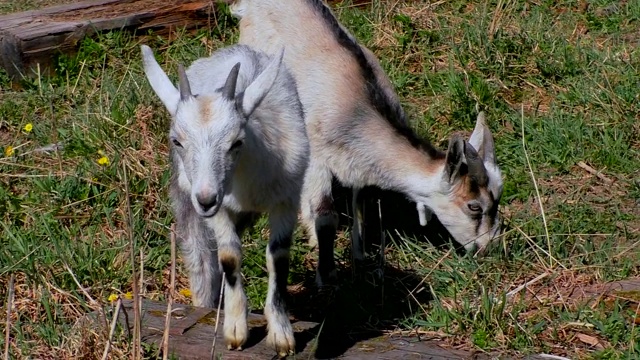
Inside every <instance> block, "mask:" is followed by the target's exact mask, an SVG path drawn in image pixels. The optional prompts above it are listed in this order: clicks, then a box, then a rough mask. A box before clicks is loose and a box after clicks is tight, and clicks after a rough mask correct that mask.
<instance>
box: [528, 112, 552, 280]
mask: <svg viewBox="0 0 640 360" xmlns="http://www.w3.org/2000/svg"><path fill="white" fill-rule="evenodd" d="M520 115H521V117H520V120H521V121H520V127H521V128H522V129H521V130H522V151H523V152H524V157H525V159H526V161H527V167H528V168H529V174H530V175H531V180H532V181H533V187H534V189H535V190H536V200H537V201H538V205H540V214H541V215H542V223H543V224H544V233H545V236H546V237H547V251H548V255H549V267H553V261H554V260H555V259H554V258H553V256H552V255H551V254H552V251H551V237H550V236H549V227H548V226H547V217H546V216H545V213H544V206H543V205H542V197H541V196H540V190H539V189H538V182H537V181H536V176H535V174H534V173H533V167H532V166H531V160H530V159H529V152H528V151H527V142H526V141H525V137H524V105H523V104H521V105H520ZM555 261H556V262H557V260H555Z"/></svg>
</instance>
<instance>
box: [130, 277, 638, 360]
mask: <svg viewBox="0 0 640 360" xmlns="http://www.w3.org/2000/svg"><path fill="white" fill-rule="evenodd" d="M639 290H640V278H631V279H627V280H623V281H615V282H611V283H607V284H600V285H592V286H588V287H585V288H584V289H582V290H581V291H580V292H576V293H574V294H572V295H570V296H571V297H575V298H576V300H577V301H580V302H590V301H593V300H594V299H603V298H604V297H611V296H613V297H616V298H625V296H626V295H628V294H636V293H637V292H638V291H639ZM166 309H167V305H166V304H165V303H160V302H155V301H150V300H143V304H142V338H143V341H144V342H145V343H148V344H155V345H156V346H158V347H159V348H161V344H162V336H163V333H164V327H165V326H164V325H165V314H166ZM172 309H173V310H172V318H171V323H170V327H169V334H170V336H169V349H170V352H171V353H173V354H174V355H176V356H177V357H178V358H180V359H210V356H211V344H212V342H213V338H214V335H215V334H216V333H215V324H216V310H215V309H207V308H198V307H194V306H190V305H184V304H174V305H173V307H172ZM133 318H134V316H133V302H132V301H131V300H125V301H124V302H123V311H121V312H120V316H119V322H120V324H121V325H123V326H124V327H128V328H129V329H131V330H132V329H133ZM291 320H292V326H293V328H294V331H295V338H296V344H297V349H296V357H295V358H301V359H358V360H360V359H386V360H395V359H402V360H409V359H433V360H453V359H479V360H480V359H491V358H495V357H496V356H498V355H496V354H486V353H481V352H477V353H472V352H468V351H463V350H456V349H451V348H448V347H447V346H446V345H445V344H444V343H443V342H439V341H433V340H429V341H422V340H420V339H419V338H417V337H412V336H391V335H382V336H381V335H379V334H377V335H373V336H361V335H356V336H354V338H353V339H345V338H348V337H350V336H351V335H350V334H349V333H348V332H347V333H336V334H331V333H330V332H331V331H329V330H327V329H326V328H325V329H324V331H323V328H322V326H323V325H322V324H319V323H317V322H312V321H301V320H297V319H293V318H292V319H291ZM223 321H224V314H223V313H221V314H220V325H222V323H223ZM248 322H249V334H250V335H249V341H248V342H247V344H246V345H245V349H244V350H242V351H228V350H226V347H225V343H224V339H223V338H222V328H221V327H220V328H219V329H218V333H217V338H216V343H217V345H216V356H219V357H221V358H223V359H270V358H274V356H275V355H276V354H275V351H274V350H272V349H271V348H269V347H267V346H266V340H265V336H266V324H267V322H266V320H265V318H264V316H263V315H261V314H256V313H250V314H249V317H248ZM336 347H339V348H340V349H343V350H338V351H337V352H336V350H335V348H336ZM219 357H216V358H219ZM498 357H499V358H501V359H508V357H504V356H498ZM526 359H529V360H541V359H545V357H544V356H542V355H531V356H528V357H526Z"/></svg>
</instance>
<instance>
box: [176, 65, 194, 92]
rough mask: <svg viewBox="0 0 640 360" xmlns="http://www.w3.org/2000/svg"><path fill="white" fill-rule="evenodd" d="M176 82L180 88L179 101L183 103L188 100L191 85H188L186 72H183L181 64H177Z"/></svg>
mask: <svg viewBox="0 0 640 360" xmlns="http://www.w3.org/2000/svg"><path fill="white" fill-rule="evenodd" d="M178 81H179V84H178V86H179V88H180V100H182V101H185V100H187V99H189V98H190V97H191V96H192V95H191V85H189V79H188V78H187V72H186V71H185V70H184V66H183V65H182V64H178Z"/></svg>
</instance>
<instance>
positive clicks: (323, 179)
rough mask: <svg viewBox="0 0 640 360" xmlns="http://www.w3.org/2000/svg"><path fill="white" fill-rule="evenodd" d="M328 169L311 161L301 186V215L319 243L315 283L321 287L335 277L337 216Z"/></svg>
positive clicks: (308, 231)
mask: <svg viewBox="0 0 640 360" xmlns="http://www.w3.org/2000/svg"><path fill="white" fill-rule="evenodd" d="M332 179H333V175H332V174H331V171H330V170H329V169H328V168H327V167H326V166H324V165H322V164H319V163H318V162H315V161H313V160H312V161H311V162H310V163H309V167H308V168H307V173H306V175H305V179H304V185H303V189H302V217H303V222H304V224H305V227H306V228H307V233H308V234H309V236H310V237H311V242H314V241H315V242H317V244H318V268H317V270H316V282H317V283H318V286H319V287H322V286H324V285H326V284H328V283H329V282H331V281H332V280H333V279H335V276H336V273H335V271H336V270H335V262H334V259H333V243H334V241H335V238H336V231H337V229H338V215H337V214H336V212H335V210H334V208H333V198H332V196H331V181H332Z"/></svg>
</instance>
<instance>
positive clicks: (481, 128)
mask: <svg viewBox="0 0 640 360" xmlns="http://www.w3.org/2000/svg"><path fill="white" fill-rule="evenodd" d="M224 1H225V2H227V3H231V7H230V9H231V12H232V14H233V15H234V16H236V17H238V18H240V40H239V42H240V43H242V44H247V45H249V46H252V47H255V48H256V49H260V50H262V51H264V52H266V53H268V54H273V53H276V52H277V50H278V49H279V48H280V47H282V46H284V45H286V46H287V53H286V54H285V57H284V62H285V64H286V65H287V67H288V68H289V69H290V70H291V72H292V73H293V75H294V77H295V78H296V82H297V84H298V93H299V95H300V100H301V101H302V105H303V106H304V109H305V122H306V125H307V135H308V137H309V141H310V150H311V157H310V161H309V169H308V171H307V175H306V177H305V186H304V188H303V194H302V204H301V206H302V213H303V218H304V222H305V224H306V227H307V229H308V230H309V232H310V237H311V242H313V243H315V242H317V243H318V246H319V264H318V280H319V283H320V284H322V283H323V282H325V280H327V279H328V278H329V277H330V276H331V275H332V273H333V272H334V269H335V265H334V260H333V243H334V239H335V234H336V226H337V218H336V214H335V212H334V210H333V204H332V198H331V182H332V178H333V177H335V178H337V180H338V181H340V182H341V183H342V184H343V185H345V186H347V187H352V188H354V190H355V191H354V194H355V195H356V197H357V190H358V189H361V188H363V187H365V186H369V185H374V186H378V187H380V188H382V189H388V190H394V191H397V192H400V193H402V194H405V195H406V196H407V197H408V198H409V199H411V200H412V201H414V202H415V203H416V204H418V205H417V207H418V212H419V213H420V220H421V222H422V223H424V222H425V221H426V216H425V213H426V210H427V209H426V208H428V209H429V210H430V211H433V212H434V213H435V214H436V216H437V217H438V219H439V220H440V221H441V222H442V224H443V225H444V226H445V227H446V228H447V230H448V231H449V232H450V233H451V235H452V236H453V237H454V239H456V241H458V242H459V243H461V244H463V245H464V246H465V248H466V249H467V250H468V251H474V250H476V249H478V248H479V249H480V250H482V249H484V248H485V247H486V246H487V245H488V243H489V242H490V240H491V239H492V238H493V237H494V236H495V235H496V234H497V233H498V231H499V226H498V224H499V219H498V203H499V200H500V197H501V194H502V180H501V175H500V170H499V168H498V165H497V162H496V159H495V153H494V145H493V138H492V135H491V132H490V130H489V128H488V127H487V125H486V124H485V122H484V117H483V116H479V117H478V121H477V124H476V127H475V130H474V132H473V134H472V135H471V137H470V139H469V141H465V140H464V139H462V138H461V137H453V138H452V139H451V141H450V143H449V149H448V150H447V151H446V152H441V151H440V150H438V149H436V148H435V147H433V146H432V145H431V144H430V143H429V142H428V141H426V140H423V139H419V138H418V137H417V136H416V135H415V133H414V132H413V131H412V130H411V129H410V127H409V125H408V124H409V122H408V121H407V119H406V116H405V113H404V111H403V110H402V107H401V105H400V102H399V100H398V98H397V95H396V94H395V92H394V90H393V86H392V85H391V82H390V81H389V79H388V78H387V76H386V75H385V73H384V71H383V69H382V67H381V66H380V64H379V62H378V60H377V59H376V57H375V55H374V54H373V53H372V52H371V51H370V50H368V49H366V48H365V47H363V46H361V45H359V44H358V43H357V40H356V39H355V38H354V37H353V36H352V35H351V34H349V32H348V31H347V30H346V29H345V28H344V27H343V26H342V25H341V24H340V23H339V22H338V21H337V19H336V18H335V16H334V15H333V14H332V12H331V10H330V9H329V8H328V6H326V5H325V4H324V3H323V2H322V1H321V0H224ZM354 203H355V205H356V211H355V212H356V218H357V217H358V216H359V215H358V214H359V213H360V211H359V210H358V209H357V208H358V206H359V205H358V204H357V203H356V201H354ZM425 206H426V208H425ZM359 225H360V224H359V220H358V219H356V221H355V227H354V229H353V233H354V236H352V241H353V244H352V253H354V257H355V258H356V259H358V258H362V257H363V254H362V244H361V240H360V237H359V228H360V226H359Z"/></svg>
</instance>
